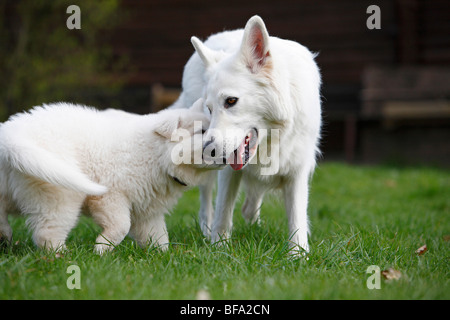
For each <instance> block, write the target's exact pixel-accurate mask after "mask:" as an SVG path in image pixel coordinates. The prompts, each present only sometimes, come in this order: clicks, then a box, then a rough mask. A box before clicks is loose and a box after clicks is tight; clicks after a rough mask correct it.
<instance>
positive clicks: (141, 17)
mask: <svg viewBox="0 0 450 320" xmlns="http://www.w3.org/2000/svg"><path fill="white" fill-rule="evenodd" d="M372 4H375V5H378V6H379V7H380V9H381V29H380V30H369V29H368V28H367V27H366V21H367V18H368V17H369V14H367V13H366V10H367V7H368V6H369V5H372ZM122 7H123V10H124V13H125V15H126V19H125V21H124V23H123V24H122V25H121V27H120V28H119V29H118V30H116V32H115V36H114V39H113V46H114V48H115V51H116V53H117V54H118V55H122V54H125V55H127V56H128V57H129V60H130V62H131V63H132V65H133V68H134V69H133V71H132V72H131V74H130V78H129V81H128V85H127V89H126V90H125V92H124V95H125V96H126V95H127V94H128V99H125V101H127V103H126V105H128V106H132V107H131V108H130V109H131V110H132V111H135V112H148V111H150V110H151V108H150V101H151V91H150V87H151V86H152V85H153V84H156V83H161V84H162V85H164V86H167V87H173V88H179V87H180V83H181V77H182V72H183V67H184V65H185V63H186V61H187V60H188V59H189V57H190V55H191V54H192V53H193V52H194V50H193V48H192V46H191V44H190V41H189V39H190V37H191V36H192V35H196V36H198V37H200V38H201V39H206V38H207V37H208V36H209V35H211V34H213V33H217V32H220V31H223V30H231V29H236V28H243V27H244V26H245V23H246V21H247V20H248V19H249V18H250V17H251V16H252V15H255V14H258V15H260V16H261V17H262V18H263V19H264V21H265V23H266V26H267V28H268V31H269V33H270V34H271V35H273V36H278V37H281V38H286V39H291V40H295V41H298V42H300V43H301V44H303V45H305V46H306V47H308V48H309V49H310V50H312V51H314V52H318V53H319V56H318V58H317V62H318V64H319V67H320V68H321V72H322V76H323V89H322V95H323V110H324V124H325V125H324V129H323V136H324V139H323V144H324V145H323V149H324V150H326V151H327V152H328V154H332V153H333V152H337V153H342V152H343V151H345V150H347V151H348V149H354V148H356V147H357V144H358V141H357V139H356V138H355V137H353V138H352V135H353V136H354V135H355V134H356V135H357V134H358V132H359V131H356V130H357V129H359V128H358V127H359V126H360V125H361V124H360V122H359V115H360V110H361V105H362V103H361V90H362V89H363V88H362V85H363V82H362V79H363V77H364V72H365V70H366V69H367V68H368V67H373V66H394V67H395V66H403V65H408V66H409V65H412V66H414V65H417V66H449V65H450V1H448V0H375V1H373V0H339V1H337V0H316V1H312V0H279V1H272V0H258V1H253V0H252V1H242V0H227V1H211V0H187V1H182V0H148V1H144V0H122ZM355 132H356V133H355ZM349 139H350V143H349ZM348 143H349V144H348ZM347 151H345V152H347Z"/></svg>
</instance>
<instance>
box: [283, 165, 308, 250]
mask: <svg viewBox="0 0 450 320" xmlns="http://www.w3.org/2000/svg"><path fill="white" fill-rule="evenodd" d="M308 181H309V178H308V174H307V173H305V172H303V173H299V174H298V175H297V176H296V177H294V178H292V179H291V180H290V181H288V182H287V183H286V184H285V186H284V188H283V192H284V201H285V207H286V214H287V217H288V223H289V235H290V247H291V253H298V250H299V249H300V250H301V249H303V250H305V251H306V252H309V245H308V233H309V225H308V215H307V208H308Z"/></svg>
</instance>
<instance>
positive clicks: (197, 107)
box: [189, 98, 203, 113]
mask: <svg viewBox="0 0 450 320" xmlns="http://www.w3.org/2000/svg"><path fill="white" fill-rule="evenodd" d="M189 110H191V111H194V112H202V113H203V99H202V98H200V99H198V100H197V101H195V102H194V104H193V105H192V106H191V107H190V108H189Z"/></svg>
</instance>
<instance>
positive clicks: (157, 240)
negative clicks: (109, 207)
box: [130, 213, 169, 251]
mask: <svg viewBox="0 0 450 320" xmlns="http://www.w3.org/2000/svg"><path fill="white" fill-rule="evenodd" d="M144 217H145V218H138V219H136V220H134V221H133V223H132V225H131V229H130V235H131V236H132V237H133V239H134V240H136V242H137V243H138V245H139V246H140V247H146V246H148V245H154V246H156V247H158V248H159V249H161V250H163V251H164V250H167V248H168V246H169V234H168V233H167V228H166V222H165V220H164V214H154V213H149V214H148V215H144Z"/></svg>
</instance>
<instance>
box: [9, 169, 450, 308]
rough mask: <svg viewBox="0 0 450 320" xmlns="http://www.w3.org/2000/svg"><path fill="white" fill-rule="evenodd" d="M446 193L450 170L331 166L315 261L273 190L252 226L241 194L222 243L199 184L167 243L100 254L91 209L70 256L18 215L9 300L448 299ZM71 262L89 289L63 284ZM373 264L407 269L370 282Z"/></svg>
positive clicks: (324, 182) (313, 204)
mask: <svg viewBox="0 0 450 320" xmlns="http://www.w3.org/2000/svg"><path fill="white" fill-rule="evenodd" d="M449 193H450V173H449V172H448V171H445V170H435V169H428V168H407V169H399V168H393V167H349V166H346V165H341V164H323V165H321V166H320V167H319V168H318V170H317V172H316V174H315V175H314V178H313V182H312V188H311V197H310V207H309V211H310V218H311V226H312V236H311V241H310V243H311V252H310V253H309V255H308V259H305V258H292V257H291V256H289V254H288V249H287V242H288V234H287V233H288V231H287V222H286V216H285V213H284V208H283V205H282V204H280V203H278V202H273V201H270V198H269V199H266V201H265V202H264V204H263V207H262V212H261V218H262V221H261V223H260V225H252V226H249V225H247V224H246V223H245V222H244V221H243V218H242V216H241V215H240V214H239V213H240V206H241V204H242V199H241V200H240V201H239V203H238V206H237V208H236V210H235V215H234V230H233V236H232V240H231V243H229V244H228V245H225V246H223V247H215V246H211V245H210V244H209V243H208V241H206V240H204V238H203V236H202V234H201V231H200V228H199V226H198V221H197V211H198V206H199V201H198V191H197V190H196V189H194V190H191V191H188V192H186V193H185V195H184V196H183V198H182V199H181V200H180V201H179V203H178V205H177V207H176V208H175V210H174V212H173V214H172V215H171V216H168V217H167V219H166V221H167V227H168V231H169V236H170V240H171V245H170V248H169V250H168V251H167V252H160V251H158V250H156V249H155V248H146V249H142V248H139V247H137V246H136V244H135V243H134V242H133V241H132V240H131V239H128V238H127V239H126V240H125V241H124V242H123V243H122V244H120V245H119V246H118V247H117V248H116V249H115V250H114V251H113V252H111V253H109V254H106V255H104V256H102V257H100V256H98V255H96V254H94V253H93V245H94V242H95V238H96V236H97V234H98V233H99V232H100V230H99V228H98V226H96V225H95V224H94V223H93V222H92V220H91V219H89V218H87V217H84V218H83V219H81V221H80V223H79V225H78V227H77V228H76V229H75V230H73V232H72V233H71V234H70V236H69V239H68V242H67V245H68V249H69V250H68V251H67V252H66V253H64V254H63V256H55V254H50V253H47V252H44V251H41V250H38V249H36V248H35V247H34V245H33V243H32V241H31V237H30V235H29V234H28V232H27V229H26V227H25V223H24V219H23V218H17V217H10V222H11V223H12V227H13V230H14V244H13V246H12V247H10V248H9V249H6V250H5V251H4V252H3V253H1V252H0V299H195V298H196V296H197V294H198V293H199V292H200V291H206V292H208V294H209V295H210V297H211V298H212V299H449V298H450V290H449V289H450V278H449V274H450V268H449V257H450V255H449V253H450V243H449V230H450V215H449V213H450V198H449V197H448V195H449ZM424 244H426V245H427V247H428V251H427V252H426V253H424V254H423V255H420V256H419V255H417V254H416V253H415V250H416V249H418V248H419V247H421V246H422V245H424ZM72 264H75V265H78V266H79V267H80V270H81V289H80V290H76V289H75V290H69V289H68V288H67V286H66V281H67V278H68V276H69V275H68V274H67V273H66V270H67V267H68V266H70V265H72ZM370 265H377V266H379V267H380V269H381V270H385V269H388V268H394V269H396V270H399V271H400V272H401V273H402V277H401V279H400V280H398V281H396V280H393V281H385V280H383V279H382V281H381V289H379V290H377V289H374V290H369V289H368V288H367V286H366V281H367V279H368V277H369V276H370V274H367V273H366V270H367V268H368V267H369V266H370Z"/></svg>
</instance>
